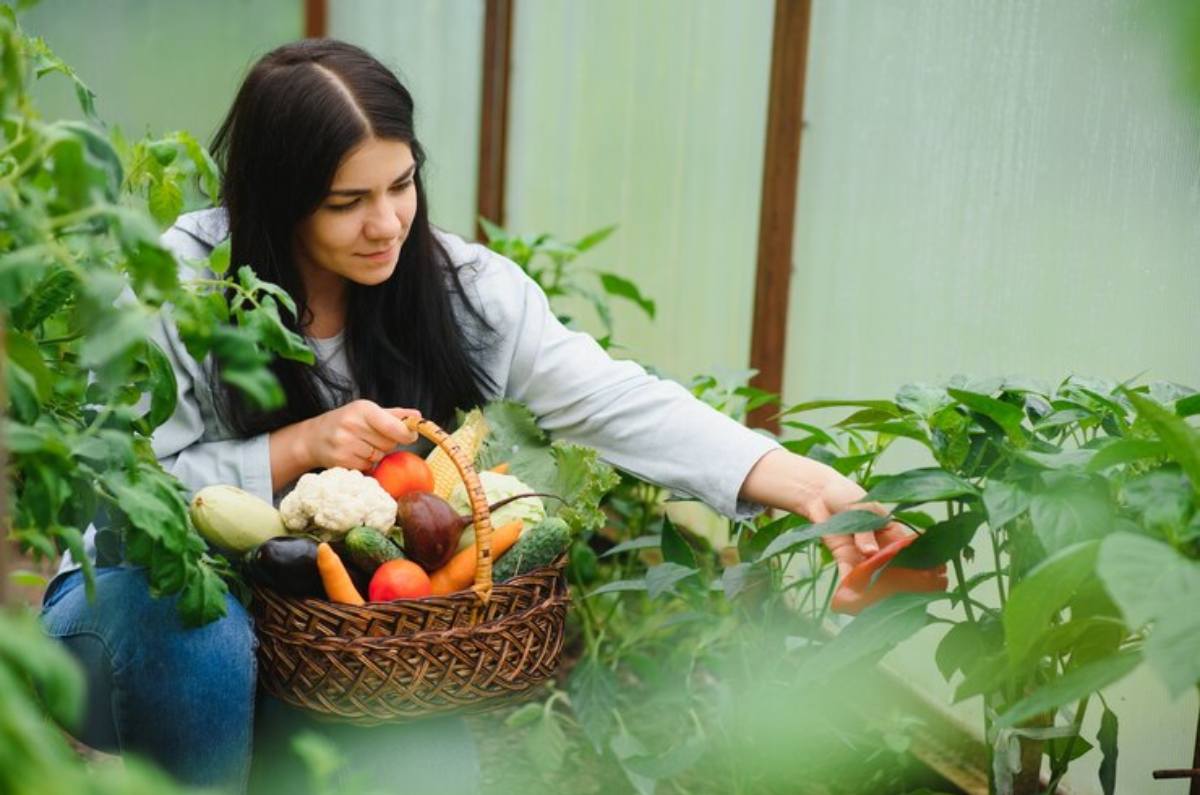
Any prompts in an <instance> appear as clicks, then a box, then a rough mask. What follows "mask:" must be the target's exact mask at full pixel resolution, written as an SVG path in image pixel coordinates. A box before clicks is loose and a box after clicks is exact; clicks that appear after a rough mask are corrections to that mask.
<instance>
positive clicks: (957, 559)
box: [953, 553, 978, 624]
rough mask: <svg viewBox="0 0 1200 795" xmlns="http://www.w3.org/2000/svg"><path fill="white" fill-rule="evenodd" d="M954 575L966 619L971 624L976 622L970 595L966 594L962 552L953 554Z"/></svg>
mask: <svg viewBox="0 0 1200 795" xmlns="http://www.w3.org/2000/svg"><path fill="white" fill-rule="evenodd" d="M953 562H954V575H955V576H956V577H958V595H959V599H960V600H961V601H962V605H963V610H965V611H966V613H967V620H968V621H970V622H971V623H972V624H975V623H978V622H976V620H975V611H974V610H973V609H972V608H971V597H970V596H968V595H967V576H966V575H965V574H963V565H962V554H961V553H959V554H957V555H955V556H954V561H953Z"/></svg>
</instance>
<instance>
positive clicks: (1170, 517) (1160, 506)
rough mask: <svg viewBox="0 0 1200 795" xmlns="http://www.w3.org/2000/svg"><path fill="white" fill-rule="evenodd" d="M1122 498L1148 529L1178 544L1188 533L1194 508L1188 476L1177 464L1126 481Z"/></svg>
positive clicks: (1121, 493)
mask: <svg viewBox="0 0 1200 795" xmlns="http://www.w3.org/2000/svg"><path fill="white" fill-rule="evenodd" d="M1120 499H1121V501H1122V502H1123V503H1124V504H1125V506H1126V507H1127V508H1129V509H1130V510H1132V511H1134V512H1135V513H1136V514H1137V515H1138V517H1139V518H1140V522H1141V524H1142V526H1143V527H1144V528H1146V529H1147V530H1149V531H1151V532H1153V533H1155V534H1157V535H1159V536H1161V537H1163V538H1165V539H1167V540H1169V541H1172V542H1175V543H1179V541H1180V539H1181V538H1182V537H1184V536H1185V534H1186V531H1185V529H1184V528H1185V526H1186V525H1187V523H1188V521H1189V519H1190V518H1191V515H1192V511H1193V492H1192V488H1191V485H1190V484H1189V483H1188V481H1187V478H1186V477H1184V476H1183V474H1182V473H1180V472H1179V471H1178V470H1176V469H1175V468H1174V467H1169V468H1164V469H1156V470H1154V471H1152V472H1147V473H1145V474H1144V475H1141V476H1139V477H1136V478H1134V479H1133V480H1130V481H1128V482H1127V483H1125V484H1124V485H1123V486H1122V487H1121V490H1120Z"/></svg>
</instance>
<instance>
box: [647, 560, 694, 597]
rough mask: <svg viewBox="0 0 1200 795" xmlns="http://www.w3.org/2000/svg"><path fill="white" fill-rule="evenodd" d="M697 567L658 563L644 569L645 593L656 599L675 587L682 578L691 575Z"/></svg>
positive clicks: (684, 578)
mask: <svg viewBox="0 0 1200 795" xmlns="http://www.w3.org/2000/svg"><path fill="white" fill-rule="evenodd" d="M697 571H699V569H695V568H691V567H688V566H680V565H679V564H678V563H660V564H659V565H657V566H651V567H650V568H649V569H647V570H646V594H647V595H648V596H649V597H650V598H651V599H657V598H658V597H660V596H662V595H663V594H665V593H669V592H671V591H673V590H674V589H675V586H676V585H678V584H679V583H680V582H682V581H683V580H686V579H687V578H688V577H691V576H692V575H693V574H695V573H696V572H697Z"/></svg>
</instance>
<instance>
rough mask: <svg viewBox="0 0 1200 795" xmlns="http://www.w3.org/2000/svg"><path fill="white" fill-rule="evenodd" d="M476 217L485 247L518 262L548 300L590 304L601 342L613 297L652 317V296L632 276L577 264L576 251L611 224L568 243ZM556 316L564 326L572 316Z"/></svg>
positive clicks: (605, 339) (608, 338)
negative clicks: (519, 232) (515, 231)
mask: <svg viewBox="0 0 1200 795" xmlns="http://www.w3.org/2000/svg"><path fill="white" fill-rule="evenodd" d="M479 221H480V225H481V226H482V227H483V231H484V233H485V234H486V235H487V245H488V247H489V248H491V249H492V250H493V251H496V252H497V253H499V254H503V255H504V256H506V257H508V258H509V259H511V260H512V261H513V262H515V263H516V264H517V265H519V266H520V267H521V269H522V270H523V271H525V272H526V273H527V274H529V276H530V278H532V279H533V280H534V281H535V282H537V283H538V286H539V287H541V288H542V291H543V292H545V293H546V297H547V298H549V299H550V301H551V302H552V303H558V304H559V305H560V308H561V302H562V300H563V299H568V300H572V299H574V300H582V301H584V302H585V303H586V304H588V305H590V306H591V307H592V309H593V311H594V312H595V313H596V317H597V318H598V319H599V320H600V324H601V327H602V328H603V330H604V334H603V335H602V336H601V337H600V338H599V340H598V341H599V343H600V345H601V346H602V347H604V348H608V347H609V346H610V345H612V334H613V317H612V306H611V300H612V299H613V298H619V299H621V300H624V301H628V302H629V303H631V304H633V305H634V306H636V307H638V308H639V309H640V310H641V311H642V312H644V313H645V314H646V316H647V317H649V318H650V319H651V320H653V319H654V313H655V310H656V305H655V303H654V300H653V299H651V298H647V297H646V296H645V295H643V294H642V292H641V290H639V289H638V287H637V285H636V284H634V283H633V282H632V281H630V280H629V279H626V278H625V277H623V276H620V275H619V274H616V273H611V272H607V271H597V270H594V269H588V268H582V267H580V266H579V263H578V262H577V260H578V258H579V257H580V255H582V254H584V253H586V252H588V251H590V250H591V249H593V248H595V247H596V246H597V245H599V244H600V243H602V242H604V241H605V240H606V239H608V237H609V236H610V235H611V234H612V233H613V232H614V231H616V227H615V226H607V227H604V228H603V229H599V230H597V231H595V232H592V233H590V234H587V235H584V236H583V237H582V238H580V239H579V240H577V241H575V242H573V243H566V242H563V241H561V240H558V239H557V238H555V237H553V236H552V235H548V234H541V235H535V236H532V237H530V236H524V235H514V234H511V233H510V232H507V231H505V230H504V229H502V228H500V227H499V226H496V225H495V224H493V223H491V222H490V221H488V220H487V219H485V218H480V219H479ZM558 319H559V320H561V321H562V322H563V323H565V324H567V325H571V324H572V321H573V318H572V317H571V316H570V314H567V313H564V312H562V311H560V312H559V313H558Z"/></svg>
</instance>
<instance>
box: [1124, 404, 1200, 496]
mask: <svg viewBox="0 0 1200 795" xmlns="http://www.w3.org/2000/svg"><path fill="white" fill-rule="evenodd" d="M1124 394H1125V396H1126V397H1127V398H1129V401H1130V402H1131V403H1133V405H1134V406H1135V407H1136V408H1137V411H1138V416H1139V417H1141V418H1144V419H1145V420H1146V421H1147V422H1149V423H1150V426H1151V427H1152V428H1154V431H1155V433H1157V434H1158V436H1159V438H1160V439H1161V440H1162V442H1163V444H1164V445H1166V447H1167V450H1168V451H1169V452H1170V455H1171V457H1172V458H1173V459H1175V460H1176V461H1178V462H1179V465H1180V466H1181V467H1183V471H1184V472H1185V473H1186V474H1187V476H1188V479H1189V480H1191V481H1192V488H1193V489H1195V490H1196V491H1197V492H1198V493H1200V431H1198V430H1196V429H1195V428H1193V427H1192V426H1191V425H1188V423H1187V420H1185V419H1183V418H1182V417H1180V416H1179V415H1177V414H1175V413H1174V412H1171V411H1168V410H1167V409H1165V408H1163V407H1162V406H1160V405H1159V404H1157V403H1155V402H1154V401H1153V400H1151V399H1150V398H1147V397H1144V396H1143V395H1139V394H1138V393H1137V392H1133V391H1131V390H1125V392H1124Z"/></svg>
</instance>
